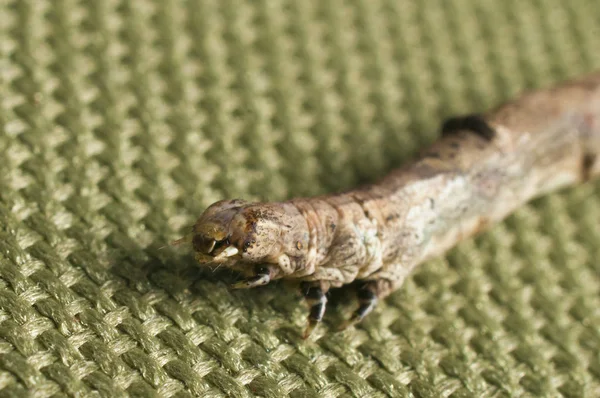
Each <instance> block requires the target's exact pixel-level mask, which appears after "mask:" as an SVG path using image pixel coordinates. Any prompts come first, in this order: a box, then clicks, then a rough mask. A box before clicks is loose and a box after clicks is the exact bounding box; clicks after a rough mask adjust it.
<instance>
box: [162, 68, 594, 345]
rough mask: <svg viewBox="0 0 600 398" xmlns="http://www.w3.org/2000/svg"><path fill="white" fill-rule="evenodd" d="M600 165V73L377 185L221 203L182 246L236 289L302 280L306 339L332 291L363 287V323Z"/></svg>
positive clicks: (481, 127)
mask: <svg viewBox="0 0 600 398" xmlns="http://www.w3.org/2000/svg"><path fill="white" fill-rule="evenodd" d="M599 157H600V72H596V73H593V74H590V75H587V76H584V77H581V78H578V79H575V80H571V81H568V82H563V83H561V84H558V85H556V86H554V87H551V88H543V89H538V90H532V91H529V92H525V93H522V94H521V95H520V96H519V97H518V98H516V99H514V100H513V101H510V102H507V103H505V104H504V105H501V106H499V107H497V108H495V109H493V110H491V111H489V112H487V113H485V114H473V115H466V116H459V117H454V118H451V119H449V120H447V121H446V122H445V123H444V124H443V125H442V127H441V135H440V137H439V139H438V140H437V141H435V142H434V143H433V144H432V145H431V146H429V147H428V148H426V149H425V150H423V151H422V152H421V153H420V154H419V155H418V156H417V157H416V158H415V159H414V160H413V161H412V162H410V163H408V164H406V165H405V166H403V167H400V168H399V169H396V170H394V171H392V172H391V173H390V174H388V175H387V176H385V177H383V178H382V179H381V180H380V181H378V182H376V183H372V184H368V185H365V186H362V187H360V188H358V189H355V190H350V191H347V192H343V193H338V194H332V195H324V196H317V197H310V198H297V199H291V200H287V201H284V202H266V203H263V202H258V203H250V202H247V201H244V200H241V199H233V200H222V201H219V202H216V203H214V204H212V205H211V206H209V207H208V208H207V209H206V210H205V211H204V212H203V213H202V214H201V216H200V218H199V219H198V220H197V222H196V223H195V225H194V226H193V231H192V233H191V234H190V235H188V236H186V237H184V238H182V239H180V240H178V241H175V242H173V243H174V244H181V243H189V244H191V246H192V248H193V251H194V253H195V258H196V260H197V261H198V262H199V263H200V264H218V266H222V267H227V268H230V269H233V270H236V271H239V272H240V273H241V274H242V275H243V276H244V277H245V279H243V280H242V281H240V282H238V283H236V284H234V285H233V286H232V287H233V288H252V287H256V286H261V285H266V284H268V283H269V282H270V281H273V280H276V279H294V280H297V281H298V282H300V285H301V288H302V292H303V295H304V297H305V299H306V301H307V303H308V305H309V308H310V310H309V314H308V325H307V327H306V329H305V331H304V338H306V337H308V336H309V335H310V334H311V333H312V331H313V330H314V328H315V326H316V325H318V323H319V322H320V321H321V320H322V319H323V316H324V314H325V309H326V305H327V292H328V291H329V289H331V288H339V287H343V286H345V285H349V284H351V283H352V285H353V286H358V287H357V298H358V305H357V309H356V311H355V312H354V313H353V314H352V316H351V317H350V318H349V319H348V320H347V321H345V322H344V324H343V325H342V328H345V327H348V326H349V325H352V324H355V323H357V322H359V321H360V320H362V319H363V318H364V317H365V316H366V315H367V314H369V313H370V312H371V311H372V310H373V308H374V307H375V306H376V303H377V301H378V300H381V299H382V298H384V297H386V296H387V295H389V294H390V293H391V292H393V291H395V290H396V289H398V288H399V287H400V286H402V283H403V281H404V280H405V278H406V277H407V276H408V275H409V274H410V273H411V271H412V270H413V269H414V268H415V267H416V266H417V265H419V264H421V263H423V262H424V261H426V260H427V259H430V258H432V257H434V256H439V255H441V254H443V253H444V252H446V251H447V250H449V249H450V248H452V247H453V246H454V245H456V244H457V243H458V242H459V241H461V240H463V239H465V238H467V237H470V236H472V235H474V234H476V233H479V232H480V231H483V230H485V229H486V228H488V227H489V226H490V225H492V224H493V223H496V222H499V221H500V220H502V219H504V218H505V217H507V216H508V215H509V214H510V213H512V212H513V211H514V210H516V209H517V208H518V207H519V206H522V205H523V204H524V203H526V202H528V201H529V200H531V199H533V198H534V197H538V196H541V195H544V194H547V193H549V192H551V191H554V190H557V189H559V188H563V187H566V186H569V185H573V184H578V183H582V182H585V181H588V180H590V179H592V178H595V177H597V176H598V175H599V174H600V160H599ZM355 282H356V283H355Z"/></svg>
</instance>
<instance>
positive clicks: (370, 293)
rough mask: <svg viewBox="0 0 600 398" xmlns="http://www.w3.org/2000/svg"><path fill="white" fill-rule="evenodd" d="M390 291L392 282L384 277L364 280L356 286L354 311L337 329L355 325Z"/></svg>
mask: <svg viewBox="0 0 600 398" xmlns="http://www.w3.org/2000/svg"><path fill="white" fill-rule="evenodd" d="M391 291H392V284H391V283H390V282H389V281H388V280H386V279H380V280H376V281H369V282H365V283H364V284H363V285H360V287H359V288H358V291H357V292H356V293H357V296H358V309H357V310H356V311H354V313H353V314H352V316H351V317H350V319H348V320H347V321H345V322H344V323H342V325H341V326H340V328H339V330H344V329H346V328H348V327H349V326H352V325H355V324H357V323H359V322H360V321H362V320H363V319H364V317H366V316H367V315H369V314H370V313H371V311H373V309H374V308H375V306H376V305H377V301H378V300H379V299H380V298H384V297H385V296H387V295H388V294H390V292H391Z"/></svg>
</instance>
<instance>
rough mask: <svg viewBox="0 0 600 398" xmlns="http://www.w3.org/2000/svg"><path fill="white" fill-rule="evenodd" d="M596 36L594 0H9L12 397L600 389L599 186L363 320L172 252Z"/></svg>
mask: <svg viewBox="0 0 600 398" xmlns="http://www.w3.org/2000/svg"><path fill="white" fill-rule="evenodd" d="M599 49H600V2H598V1H597V0H569V1H564V0H545V1H541V0H537V1H521V0H509V1H499V0H485V1H468V0H452V1H444V0H433V1H420V0H326V1H323V0H204V1H200V0H197V1H196V0H194V1H192V0H189V1H184V0H169V1H161V0H156V1H150V0H135V1H131V2H128V1H126V0H98V1H96V0H94V1H86V0H0V90H1V91H0V396H6V397H25V396H36V397H50V396H52V397H66V396H77V397H82V396H100V397H119V396H139V397H152V396H161V397H189V396H202V397H251V396H264V397H285V396H291V397H328V398H332V397H385V396H414V397H448V396H452V397H470V396H496V397H504V396H506V397H508V396H547V397H557V396H567V397H585V396H587V397H597V396H600V312H599V308H600V263H599V259H600V183H598V182H596V183H589V184H586V185H584V186H580V187H576V188H572V189H568V190H565V191H562V192H559V193H556V194H554V195H551V196H548V197H546V198H542V199H540V200H537V201H535V202H533V203H532V204H530V205H528V206H526V207H524V208H523V209H522V210H520V211H518V212H517V213H516V214H515V215H514V216H512V217H510V219H508V220H507V221H506V222H504V223H502V224H500V225H498V226H496V227H494V228H493V229H492V230H491V231H489V232H488V233H486V234H484V235H481V236H480V237H478V238H476V239H472V240H468V241H465V242H464V243H462V244H461V245H459V246H458V247H457V248H455V249H454V250H452V251H451V252H450V253H448V255H447V256H445V257H444V258H439V259H436V260H433V261H430V262H429V263H427V264H425V265H423V266H422V267H420V268H419V269H418V270H417V271H416V272H415V274H414V275H413V276H412V277H411V278H410V279H409V280H408V281H407V282H406V284H405V286H404V287H403V288H402V289H400V290H399V291H397V292H396V293H395V294H393V295H392V296H390V297H389V298H388V299H386V300H385V301H384V302H382V303H380V305H379V306H378V308H377V310H376V311H375V313H373V314H372V315H370V316H369V317H368V318H367V319H366V320H365V321H364V323H362V324H361V325H359V326H358V327H356V328H352V329H350V330H347V331H346V332H343V333H334V332H333V330H334V329H335V328H336V326H337V324H338V323H339V322H340V321H341V320H342V319H343V318H344V317H347V316H348V314H349V313H350V312H351V310H352V309H353V306H352V303H350V302H349V301H348V300H345V297H344V296H343V295H341V294H333V295H332V298H331V300H330V302H331V305H330V307H329V310H328V313H327V316H326V320H325V322H324V324H323V325H322V326H320V327H319V329H317V331H316V332H315V334H314V336H313V337H312V339H311V340H310V341H303V340H302V338H301V333H302V330H303V328H304V326H305V319H306V313H307V309H306V307H305V305H304V303H303V302H302V300H301V297H300V296H299V294H298V293H297V292H295V291H293V290H290V289H289V288H287V287H286V286H285V285H284V284H281V283H276V284H272V285H269V286H267V287H264V288H259V289H255V290H252V291H235V292H230V291H229V290H228V288H227V284H226V283H225V281H227V280H231V275H229V274H228V273H224V274H220V273H219V272H217V273H211V272H206V271H203V270H200V269H199V268H198V267H196V266H195V264H194V261H193V258H192V256H191V253H190V252H189V251H188V250H185V249H175V248H171V247H167V248H163V246H164V245H165V244H166V243H167V242H169V241H170V240H172V239H175V238H177V237H179V236H180V235H181V234H182V233H184V231H186V227H187V226H189V225H191V224H193V223H194V221H195V219H196V218H197V217H198V215H199V214H200V213H201V212H202V210H203V209H204V208H205V207H206V206H207V205H209V204H210V203H212V202H213V201H216V200H218V199H222V198H233V197H244V198H248V199H269V200H279V199H285V198H289V197H293V196H297V195H312V194H317V193H325V192H332V191H337V190H341V189H344V188H349V187H352V186H354V185H355V184H358V183H361V182H367V181H373V180H375V179H376V178H378V177H379V176H382V175H384V174H385V173H386V172H387V171H389V170H390V169H392V168H393V167H395V166H398V165H400V164H402V163H403V162H405V161H407V160H408V159H409V158H410V157H411V156H412V155H414V154H415V153H416V152H417V151H418V149H419V148H421V147H423V146H424V145H427V144H428V143H430V142H431V141H433V140H434V139H435V138H436V137H437V134H438V133H437V131H438V126H439V124H440V122H441V121H442V120H443V119H444V118H446V117H448V116H451V115H456V114H460V113H463V112H475V111H482V110H485V109H488V108H490V107H492V106H494V105H497V104H499V103H500V102H502V101H504V100H506V99H508V98H510V97H512V96H513V95H516V94H517V93H519V92H520V91H521V90H523V89H526V88H533V87H541V86H547V85H550V84H552V83H554V82H557V81H560V80H564V79H566V78H568V77H572V76H576V75H579V74H583V73H586V72H589V71H591V70H593V69H595V68H597V67H600V51H599ZM228 278H229V279H228ZM336 297H337V298H336Z"/></svg>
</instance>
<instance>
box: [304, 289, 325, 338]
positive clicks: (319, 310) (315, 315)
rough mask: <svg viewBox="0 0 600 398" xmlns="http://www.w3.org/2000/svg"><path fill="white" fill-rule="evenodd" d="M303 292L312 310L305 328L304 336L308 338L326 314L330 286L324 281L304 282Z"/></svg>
mask: <svg viewBox="0 0 600 398" xmlns="http://www.w3.org/2000/svg"><path fill="white" fill-rule="evenodd" d="M301 288H302V293H303V294H304V299H305V300H306V302H307V303H308V305H309V306H310V312H309V314H308V326H307V327H306V329H305V330H304V335H303V338H304V339H307V338H308V337H309V336H310V335H311V333H312V332H313V330H315V327H316V326H317V324H318V323H319V322H321V320H323V315H325V310H326V308H327V296H326V294H327V290H328V288H329V287H328V286H327V285H326V284H324V283H322V282H304V283H303V284H302V287H301Z"/></svg>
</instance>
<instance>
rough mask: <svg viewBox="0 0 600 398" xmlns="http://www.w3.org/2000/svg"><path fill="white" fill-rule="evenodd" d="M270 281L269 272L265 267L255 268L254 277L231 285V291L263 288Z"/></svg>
mask: <svg viewBox="0 0 600 398" xmlns="http://www.w3.org/2000/svg"><path fill="white" fill-rule="evenodd" d="M270 281H271V271H270V270H269V268H267V267H257V269H256V275H254V276H252V277H250V278H247V279H244V280H242V281H240V282H237V283H234V284H233V285H231V288H232V289H250V288H253V287H257V286H263V285H266V284H268V283H269V282H270Z"/></svg>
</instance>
